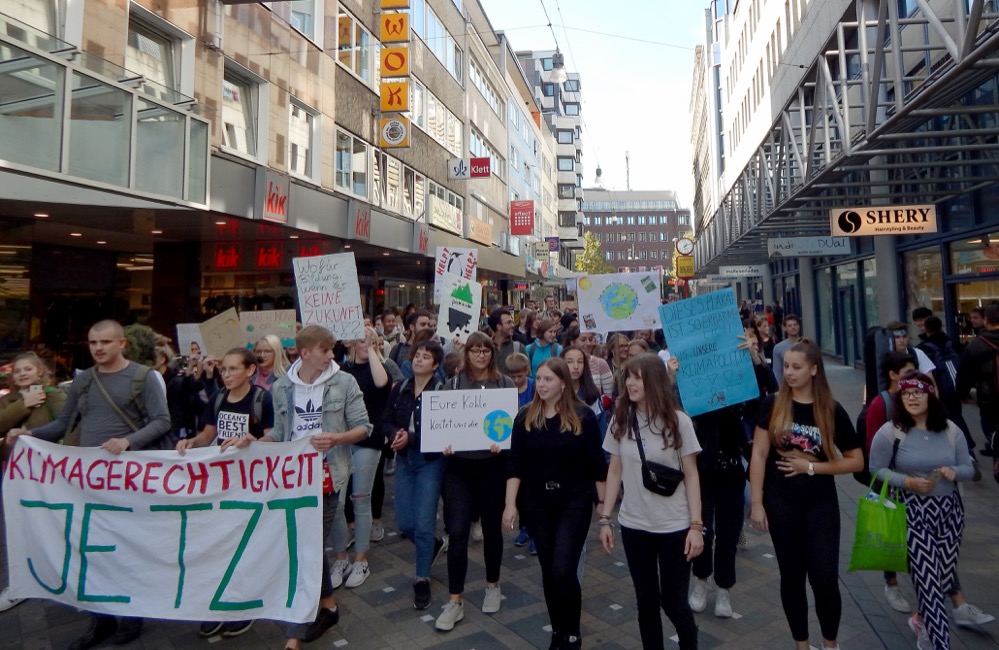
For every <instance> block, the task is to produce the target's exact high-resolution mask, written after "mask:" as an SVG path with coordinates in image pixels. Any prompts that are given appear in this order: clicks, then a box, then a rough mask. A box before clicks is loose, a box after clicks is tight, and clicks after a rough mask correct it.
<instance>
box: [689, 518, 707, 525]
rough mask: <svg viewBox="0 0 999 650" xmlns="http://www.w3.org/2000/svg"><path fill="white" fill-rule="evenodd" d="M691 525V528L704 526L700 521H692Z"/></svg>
mask: <svg viewBox="0 0 999 650" xmlns="http://www.w3.org/2000/svg"><path fill="white" fill-rule="evenodd" d="M690 525H691V526H703V525H704V522H703V521H701V520H700V519H691V520H690Z"/></svg>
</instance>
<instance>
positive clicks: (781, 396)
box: [768, 339, 836, 459]
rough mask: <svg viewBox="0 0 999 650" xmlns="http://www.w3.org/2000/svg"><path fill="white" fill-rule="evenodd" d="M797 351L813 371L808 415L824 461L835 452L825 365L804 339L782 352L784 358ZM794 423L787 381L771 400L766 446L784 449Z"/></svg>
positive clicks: (832, 400) (816, 349)
mask: <svg viewBox="0 0 999 650" xmlns="http://www.w3.org/2000/svg"><path fill="white" fill-rule="evenodd" d="M792 352H797V353H800V354H802V355H804V357H805V363H807V364H808V365H809V366H815V367H816V368H817V370H816V372H815V376H814V377H812V414H813V417H814V418H815V424H816V426H818V428H819V435H820V437H821V439H822V450H823V451H824V452H825V454H826V457H827V458H830V459H831V458H834V457H835V455H834V454H835V453H836V436H835V430H836V400H835V398H833V394H832V390H831V389H830V388H829V382H828V381H827V380H826V371H825V366H824V365H823V362H822V351H821V350H820V349H819V346H817V345H816V344H815V343H813V342H812V341H810V340H808V339H800V340H799V341H798V342H797V343H795V344H794V345H792V346H791V347H789V348H788V349H787V351H785V352H784V358H785V359H787V355H788V354H790V353H792ZM793 421H794V400H793V398H792V394H791V387H790V386H788V384H787V380H786V379H785V381H783V382H781V385H780V390H779V391H777V397H776V399H775V400H774V408H773V411H771V413H770V425H769V429H768V430H769V433H770V444H772V445H773V446H774V447H776V448H777V449H778V450H779V449H781V448H782V447H783V446H784V442H785V440H786V439H787V434H788V433H789V432H790V431H791V424H792V422H793Z"/></svg>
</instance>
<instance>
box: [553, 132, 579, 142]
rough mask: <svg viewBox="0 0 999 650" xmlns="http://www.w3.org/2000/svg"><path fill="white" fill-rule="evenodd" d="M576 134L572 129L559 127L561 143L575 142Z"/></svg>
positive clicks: (558, 135) (558, 134) (559, 140)
mask: <svg viewBox="0 0 999 650" xmlns="http://www.w3.org/2000/svg"><path fill="white" fill-rule="evenodd" d="M574 136H575V134H574V133H573V131H572V129H559V130H558V133H557V137H558V143H559V144H572V143H573V142H575V137H574Z"/></svg>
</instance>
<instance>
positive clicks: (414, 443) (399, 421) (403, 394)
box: [378, 379, 441, 457]
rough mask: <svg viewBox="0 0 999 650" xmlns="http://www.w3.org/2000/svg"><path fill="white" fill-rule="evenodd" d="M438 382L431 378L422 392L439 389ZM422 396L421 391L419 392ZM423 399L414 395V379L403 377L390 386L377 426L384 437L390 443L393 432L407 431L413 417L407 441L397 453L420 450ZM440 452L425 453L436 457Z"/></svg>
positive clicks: (393, 435) (393, 437) (392, 438)
mask: <svg viewBox="0 0 999 650" xmlns="http://www.w3.org/2000/svg"><path fill="white" fill-rule="evenodd" d="M440 389H441V384H440V382H438V381H436V380H434V379H431V380H430V383H429V384H427V387H426V388H424V389H423V392H424V393H425V392H427V391H428V390H440ZM420 395H421V396H422V395H423V393H420ZM422 403H423V400H421V399H419V398H418V397H416V380H415V379H405V380H403V381H401V382H399V383H398V384H396V385H395V386H394V387H393V388H392V392H391V393H390V394H389V397H388V403H386V405H385V411H384V412H383V413H382V419H381V422H379V423H378V428H379V430H380V432H381V434H382V435H383V436H384V439H385V440H386V441H387V442H389V443H391V442H392V440H394V439H395V432H396V431H398V430H399V429H405V430H406V431H409V420H410V418H412V419H413V432H410V434H409V443H408V444H407V445H406V447H405V448H403V449H402V451H400V452H399V453H401V454H403V455H406V454H407V453H409V452H410V451H416V452H419V451H420V419H421V417H422V415H421V413H422V411H421V405H422ZM439 455H440V454H436V453H435V454H427V457H437V456H439Z"/></svg>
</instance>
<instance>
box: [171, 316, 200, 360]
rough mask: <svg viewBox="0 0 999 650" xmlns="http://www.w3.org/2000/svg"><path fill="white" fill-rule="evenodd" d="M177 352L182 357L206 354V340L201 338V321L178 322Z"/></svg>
mask: <svg viewBox="0 0 999 650" xmlns="http://www.w3.org/2000/svg"><path fill="white" fill-rule="evenodd" d="M177 353H178V354H179V355H180V356H182V357H197V358H199V359H201V358H203V357H204V356H205V342H204V341H203V340H202V339H201V323H177Z"/></svg>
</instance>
